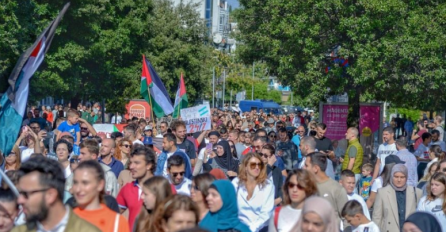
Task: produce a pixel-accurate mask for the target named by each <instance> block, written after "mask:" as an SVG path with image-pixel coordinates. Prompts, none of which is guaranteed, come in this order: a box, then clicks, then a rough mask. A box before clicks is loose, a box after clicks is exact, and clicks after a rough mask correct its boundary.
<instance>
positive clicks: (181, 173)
mask: <svg viewBox="0 0 446 232" xmlns="http://www.w3.org/2000/svg"><path fill="white" fill-rule="evenodd" d="M184 173H185V172H172V176H173V177H177V176H178V175H180V176H184Z"/></svg>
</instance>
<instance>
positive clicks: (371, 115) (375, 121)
mask: <svg viewBox="0 0 446 232" xmlns="http://www.w3.org/2000/svg"><path fill="white" fill-rule="evenodd" d="M360 112H361V113H360V114H361V117H360V119H359V133H360V134H364V135H365V136H367V134H368V132H369V131H368V129H370V130H371V133H372V134H373V133H375V132H376V131H377V130H379V124H380V120H379V116H380V113H381V109H380V107H379V106H361V110H360Z"/></svg>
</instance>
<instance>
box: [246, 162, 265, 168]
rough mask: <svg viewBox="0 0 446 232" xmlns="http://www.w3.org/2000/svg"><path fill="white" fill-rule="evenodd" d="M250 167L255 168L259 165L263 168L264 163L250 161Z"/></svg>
mask: <svg viewBox="0 0 446 232" xmlns="http://www.w3.org/2000/svg"><path fill="white" fill-rule="evenodd" d="M249 167H250V168H251V169H255V168H256V167H259V168H260V169H262V168H263V163H249Z"/></svg>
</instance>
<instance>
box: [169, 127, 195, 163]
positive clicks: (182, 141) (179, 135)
mask: <svg viewBox="0 0 446 232" xmlns="http://www.w3.org/2000/svg"><path fill="white" fill-rule="evenodd" d="M171 127H172V133H173V134H174V135H175V137H176V145H177V147H178V148H179V149H180V150H182V151H183V152H184V153H186V154H187V156H189V159H190V162H191V164H192V167H194V166H195V160H196V158H197V152H196V151H195V145H194V144H193V143H192V142H191V141H190V140H189V139H187V138H186V123H184V122H183V121H175V122H173V123H172V125H171Z"/></svg>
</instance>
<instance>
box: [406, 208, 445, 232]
mask: <svg viewBox="0 0 446 232" xmlns="http://www.w3.org/2000/svg"><path fill="white" fill-rule="evenodd" d="M406 222H411V223H413V224H415V225H416V226H417V227H418V229H420V230H421V231H422V232H431V231H441V226H440V223H439V222H438V220H437V218H435V216H433V215H432V214H430V213H426V212H415V213H413V214H412V215H410V216H409V217H408V218H407V219H406Z"/></svg>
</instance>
